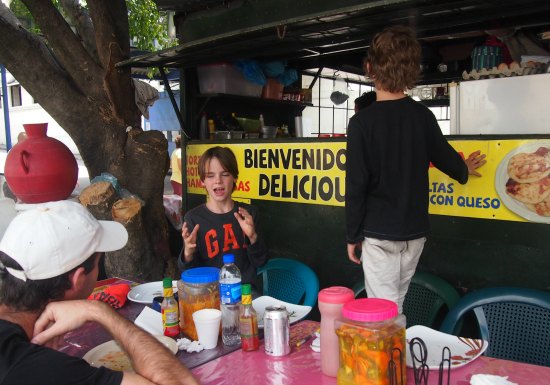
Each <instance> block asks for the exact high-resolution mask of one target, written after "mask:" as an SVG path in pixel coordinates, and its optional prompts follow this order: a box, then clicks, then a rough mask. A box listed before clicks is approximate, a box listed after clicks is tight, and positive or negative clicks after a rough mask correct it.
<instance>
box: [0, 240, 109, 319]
mask: <svg viewBox="0 0 550 385" xmlns="http://www.w3.org/2000/svg"><path fill="white" fill-rule="evenodd" d="M101 255H103V253H101V252H97V253H94V254H93V255H92V256H90V257H89V258H88V259H86V260H85V261H84V262H83V263H81V264H80V265H78V266H77V267H75V268H74V269H71V270H70V271H68V272H66V273H63V274H61V275H59V276H57V277H53V278H47V279H38V280H31V279H27V280H26V281H23V280H21V279H19V278H16V277H14V276H13V275H11V274H10V273H8V272H7V271H6V270H5V267H11V268H14V269H21V265H19V263H17V262H16V261H15V260H13V259H12V258H11V257H10V256H9V255H7V254H6V253H4V252H2V251H0V305H5V306H7V307H9V308H10V309H14V310H16V311H38V310H42V309H44V307H45V306H46V305H47V304H48V303H49V302H51V301H59V300H62V299H63V297H64V295H65V292H66V291H67V290H69V289H70V288H71V281H70V279H69V276H70V275H71V273H73V272H74V271H75V270H76V269H78V268H80V267H82V268H84V273H85V274H89V273H90V272H91V271H92V270H93V269H94V267H95V263H96V259H99V258H100V257H101ZM44 257H47V256H44Z"/></svg>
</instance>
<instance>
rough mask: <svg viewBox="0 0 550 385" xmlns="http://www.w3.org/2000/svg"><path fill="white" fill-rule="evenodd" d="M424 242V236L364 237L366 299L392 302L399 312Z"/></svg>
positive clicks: (362, 257) (363, 259) (362, 255)
mask: <svg viewBox="0 0 550 385" xmlns="http://www.w3.org/2000/svg"><path fill="white" fill-rule="evenodd" d="M425 242H426V237H422V238H418V239H413V240H411V241H387V240H382V239H376V238H365V240H364V241H363V247H362V253H361V260H362V262H363V271H364V273H365V289H366V291H367V295H368V296H369V298H384V299H389V300H391V301H394V302H395V303H397V306H398V307H399V313H402V312H403V301H404V300H405V295H406V294H407V290H408V289H409V284H410V283H411V279H412V277H413V275H414V272H415V270H416V265H417V264H418V260H419V259H420V254H422V249H423V248H424V243H425Z"/></svg>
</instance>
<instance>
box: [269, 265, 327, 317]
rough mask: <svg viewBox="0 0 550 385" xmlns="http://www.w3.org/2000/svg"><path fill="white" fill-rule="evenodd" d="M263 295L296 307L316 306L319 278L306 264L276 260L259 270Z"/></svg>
mask: <svg viewBox="0 0 550 385" xmlns="http://www.w3.org/2000/svg"><path fill="white" fill-rule="evenodd" d="M258 275H261V276H262V280H263V294H264V295H269V296H270V297H274V298H277V299H279V300H281V301H285V302H289V303H293V304H296V305H306V306H311V307H313V306H315V304H316V303H317V294H318V293H319V278H317V274H315V272H314V271H313V270H312V269H311V268H310V267H309V266H307V265H306V264H304V263H302V262H300V261H296V260H294V259H287V258H274V259H270V260H269V261H267V263H266V264H265V265H264V266H262V267H260V268H259V269H258Z"/></svg>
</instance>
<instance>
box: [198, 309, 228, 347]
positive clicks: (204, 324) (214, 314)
mask: <svg viewBox="0 0 550 385" xmlns="http://www.w3.org/2000/svg"><path fill="white" fill-rule="evenodd" d="M221 319H222V312H221V311H220V310H218V309H202V310H197V311H196V312H194V313H193V322H194V323H195V329H197V335H198V336H199V342H200V343H201V345H202V347H203V348H205V349H214V348H215V347H216V346H218V336H219V334H220V322H221Z"/></svg>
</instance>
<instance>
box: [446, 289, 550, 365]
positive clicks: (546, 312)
mask: <svg viewBox="0 0 550 385" xmlns="http://www.w3.org/2000/svg"><path fill="white" fill-rule="evenodd" d="M472 311H473V313H474V315H475V318H476V319H477V323H478V326H479V333H480V337H481V338H483V339H484V340H487V341H488V342H489V347H488V348H487V350H486V351H485V355H486V356H489V357H495V358H503V359H507V360H512V361H520V362H526V363H530V364H536V365H545V366H550V293H547V292H544V291H540V290H533V289H525V288H513V287H493V288H485V289H479V290H477V291H474V292H472V293H469V294H467V295H465V296H464V297H462V298H461V299H460V300H459V301H458V302H457V304H456V305H455V306H454V307H453V308H452V309H451V311H450V312H449V314H447V316H446V317H445V319H444V321H443V324H442V326H441V331H442V332H444V333H450V334H455V335H458V334H459V333H460V327H459V324H458V323H459V322H460V320H461V319H462V318H463V317H464V316H465V315H466V314H467V313H470V312H472Z"/></svg>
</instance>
